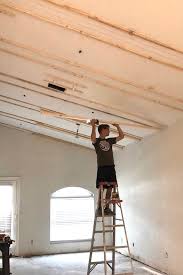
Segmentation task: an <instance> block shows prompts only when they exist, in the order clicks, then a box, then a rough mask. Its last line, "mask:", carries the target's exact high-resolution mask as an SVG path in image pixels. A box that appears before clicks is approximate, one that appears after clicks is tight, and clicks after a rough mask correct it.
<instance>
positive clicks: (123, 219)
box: [119, 203, 134, 272]
mask: <svg viewBox="0 0 183 275" xmlns="http://www.w3.org/2000/svg"><path fill="white" fill-rule="evenodd" d="M119 208H120V212H121V217H122V220H123V224H124V231H125V237H126V242H127V246H128V254H129V257H130V264H131V269H132V272H134V267H133V262H132V257H131V252H130V246H129V242H128V236H127V231H126V225H125V220H124V216H123V210H122V206H121V203H120V204H119Z"/></svg>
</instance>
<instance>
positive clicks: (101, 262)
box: [91, 260, 112, 264]
mask: <svg viewBox="0 0 183 275" xmlns="http://www.w3.org/2000/svg"><path fill="white" fill-rule="evenodd" d="M106 262H107V263H112V260H110V261H106ZM104 263H105V262H104V261H98V262H91V264H104Z"/></svg>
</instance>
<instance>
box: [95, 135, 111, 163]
mask: <svg viewBox="0 0 183 275" xmlns="http://www.w3.org/2000/svg"><path fill="white" fill-rule="evenodd" d="M115 143H116V138H115V137H114V138H106V139H101V138H97V139H96V142H95V143H93V146H94V147H95V151H96V154H97V164H98V167H101V166H110V165H114V158H113V151H112V145H113V144H115Z"/></svg>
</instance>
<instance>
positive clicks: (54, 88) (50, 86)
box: [48, 83, 65, 93]
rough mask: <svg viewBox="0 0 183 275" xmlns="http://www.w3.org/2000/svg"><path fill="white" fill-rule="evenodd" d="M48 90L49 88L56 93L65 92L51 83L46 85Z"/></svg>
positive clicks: (62, 88)
mask: <svg viewBox="0 0 183 275" xmlns="http://www.w3.org/2000/svg"><path fill="white" fill-rule="evenodd" d="M48 88H51V89H53V90H56V91H59V92H62V93H64V92H65V88H64V87H61V86H58V85H55V84H52V83H48Z"/></svg>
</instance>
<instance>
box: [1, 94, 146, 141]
mask: <svg viewBox="0 0 183 275" xmlns="http://www.w3.org/2000/svg"><path fill="white" fill-rule="evenodd" d="M1 98H4V99H3V100H2V99H1ZM7 99H8V100H14V101H15V102H19V103H23V104H27V105H28V107H26V106H23V105H20V104H18V103H13V102H10V101H8V100H7ZM0 101H1V102H4V103H8V104H12V105H15V106H18V107H21V108H26V109H28V110H32V111H35V112H38V113H39V114H40V111H41V109H43V107H42V106H40V105H35V104H32V103H27V102H25V101H23V100H18V99H14V98H11V97H8V96H3V95H0ZM30 106H31V107H30ZM32 107H34V108H32ZM35 107H36V108H38V110H37V109H35ZM44 109H45V110H47V111H49V112H54V111H53V110H50V109H46V108H44ZM24 118H25V117H24ZM25 119H26V118H25ZM62 119H63V120H65V121H70V122H74V123H75V122H76V121H75V120H73V119H67V118H64V117H63V118H62ZM80 124H83V125H85V126H87V127H89V125H88V124H87V123H84V122H80ZM130 126H131V125H130ZM111 132H112V133H115V134H116V133H117V131H115V130H114V129H111ZM124 134H125V136H126V137H127V138H129V139H133V140H138V141H140V140H142V137H139V136H137V135H133V134H130V133H127V132H126V131H124Z"/></svg>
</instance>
